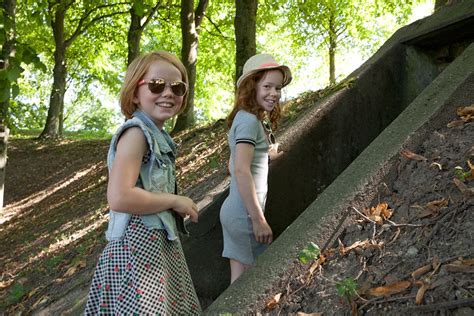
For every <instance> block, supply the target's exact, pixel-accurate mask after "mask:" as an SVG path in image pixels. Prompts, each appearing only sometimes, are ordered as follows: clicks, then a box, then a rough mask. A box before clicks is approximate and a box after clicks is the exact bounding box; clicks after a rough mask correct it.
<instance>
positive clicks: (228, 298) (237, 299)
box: [206, 3, 474, 314]
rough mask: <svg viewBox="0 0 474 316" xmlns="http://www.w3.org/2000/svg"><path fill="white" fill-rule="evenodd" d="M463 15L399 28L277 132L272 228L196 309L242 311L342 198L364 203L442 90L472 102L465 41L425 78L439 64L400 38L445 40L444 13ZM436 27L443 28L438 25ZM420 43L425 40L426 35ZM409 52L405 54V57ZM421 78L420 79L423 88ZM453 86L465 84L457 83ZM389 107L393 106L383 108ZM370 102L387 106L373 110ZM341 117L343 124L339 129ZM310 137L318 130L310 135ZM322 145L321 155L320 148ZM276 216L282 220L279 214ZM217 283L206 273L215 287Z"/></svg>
mask: <svg viewBox="0 0 474 316" xmlns="http://www.w3.org/2000/svg"><path fill="white" fill-rule="evenodd" d="M473 14H474V4H473V3H463V4H459V5H457V6H452V7H450V8H449V10H444V11H441V12H439V14H437V15H435V16H433V17H429V18H426V19H424V20H422V21H418V22H416V23H415V24H412V25H410V26H407V27H405V28H402V29H400V30H399V31H398V32H397V33H395V34H394V36H393V37H392V38H391V39H390V40H389V41H388V42H387V43H386V44H385V45H384V46H383V47H382V48H381V49H380V50H379V51H378V52H377V53H376V54H375V55H374V56H373V57H372V58H371V59H370V60H369V61H368V62H367V63H365V64H364V65H363V66H362V67H361V68H359V69H358V70H357V71H356V72H354V73H353V74H352V75H351V76H357V77H358V78H359V79H358V80H357V83H356V85H355V86H354V87H353V88H351V89H348V90H345V91H341V92H339V93H337V94H336V95H335V96H333V97H331V98H330V99H328V100H325V101H323V102H322V103H321V105H319V106H318V108H316V109H315V110H314V111H313V112H312V113H309V114H308V115H306V116H305V117H304V118H303V119H302V120H301V121H298V122H297V123H296V124H295V126H294V129H295V130H296V132H294V131H293V133H292V134H291V135H283V144H285V148H288V154H287V155H286V156H284V157H286V160H285V159H284V158H282V159H280V160H278V161H277V163H276V164H275V165H273V166H272V168H271V176H270V182H269V184H270V188H271V191H270V193H271V194H272V195H271V196H270V195H269V200H268V202H267V203H268V204H267V205H268V210H269V213H268V214H269V217H270V218H269V220H270V221H271V225H272V227H276V230H277V232H278V233H282V234H281V235H280V237H279V238H278V239H277V240H276V241H275V242H274V243H273V244H272V245H271V246H270V247H269V249H268V250H267V251H266V252H265V253H264V254H263V255H262V256H261V257H260V258H259V259H258V261H257V264H256V266H255V267H254V268H252V269H251V270H249V271H248V272H246V273H245V274H244V275H243V276H242V277H241V278H240V279H239V280H238V281H237V282H236V283H235V284H233V285H232V286H231V287H229V288H228V289H227V290H226V291H225V292H223V293H222V294H221V295H220V296H219V297H218V298H217V300H215V301H214V303H213V304H212V305H211V306H210V307H209V308H208V309H207V310H206V313H208V314H215V313H222V312H231V313H246V312H249V311H251V308H252V305H254V304H255V302H257V301H259V298H261V297H262V295H264V293H265V291H266V290H267V289H269V288H270V287H271V285H272V284H274V282H277V281H278V279H279V276H280V275H281V274H282V273H283V272H284V271H285V270H286V269H287V268H288V267H290V266H291V264H292V262H293V261H294V260H295V258H296V257H297V254H298V252H299V251H300V250H301V249H302V247H303V246H304V245H305V244H306V243H307V241H308V240H311V241H314V242H316V243H318V244H319V245H323V244H324V243H325V242H326V240H327V239H328V237H329V235H330V234H331V233H332V231H333V230H334V227H335V226H336V225H337V223H338V219H339V217H340V216H341V212H342V211H343V210H345V209H346V208H347V206H349V205H352V206H355V207H358V208H363V207H364V206H367V205H364V203H365V201H370V200H371V197H373V194H374V192H375V191H376V189H377V184H378V183H379V181H380V180H381V179H382V178H383V177H384V176H385V175H386V174H387V171H388V169H389V166H390V165H391V162H392V160H393V159H394V157H396V156H397V154H398V152H399V150H400V148H401V147H402V146H407V145H409V144H410V143H411V142H413V141H414V140H415V138H416V137H414V135H415V133H417V134H420V133H421V131H422V130H423V129H424V128H426V127H423V125H424V124H426V123H427V122H428V121H429V120H430V118H432V117H433V116H434V115H435V114H436V113H438V112H439V111H440V109H442V107H443V106H445V105H446V104H449V100H450V98H451V97H453V96H454V95H457V94H460V95H461V96H460V97H459V98H461V99H462V98H464V99H463V101H464V104H470V103H469V102H471V103H472V102H473V95H474V87H473V84H472V83H473V80H474V78H473V71H474V69H473V68H474V66H473V65H474V45H472V44H471V45H470V46H469V47H468V48H467V49H466V50H465V51H464V53H463V54H462V55H461V56H459V57H458V58H456V59H455V60H454V61H453V62H452V63H451V64H450V65H449V66H448V67H447V68H446V69H445V70H444V71H443V72H442V73H441V74H440V75H439V76H438V77H436V78H435V79H434V80H433V78H434V76H435V75H436V74H437V70H441V69H442V68H443V67H438V66H439V65H437V64H435V63H430V62H429V54H427V55H426V56H417V55H419V54H423V53H421V51H420V50H417V49H416V48H414V47H408V46H406V45H405V44H404V43H407V42H410V45H413V46H414V45H417V42H416V40H415V39H416V38H419V39H425V38H430V41H436V40H437V37H436V33H438V34H439V36H441V40H440V42H442V43H443V45H446V44H449V43H450V42H446V41H444V40H443V39H446V38H449V37H450V35H449V34H450V32H451V33H452V32H454V33H456V34H458V32H459V31H460V30H459V29H457V28H456V27H453V26H452V24H450V23H448V22H446V21H452V23H454V24H456V25H458V26H462V27H466V25H470V29H474V27H473V25H474V23H473V18H472V17H473ZM433 21H438V23H440V24H437V23H435V22H433ZM440 21H441V22H442V23H441V22H440ZM466 21H467V22H466ZM440 25H441V26H440ZM445 28H448V29H449V30H450V31H449V32H446V31H445ZM452 38H455V39H456V40H457V41H461V42H469V41H471V42H472V33H469V32H467V33H466V32H464V34H463V35H462V36H460V35H456V36H452ZM420 45H421V46H422V47H426V45H427V42H423V43H422V44H420ZM433 47H434V48H438V47H436V46H433ZM400 56H404V57H400ZM410 59H412V60H413V61H414V62H410ZM413 67H420V69H421V70H422V71H416V69H415V71H414V69H413ZM403 68H405V69H403ZM400 69H403V70H401V71H400ZM423 69H424V70H423ZM429 82H431V83H430V84H429ZM426 84H429V85H428V87H427V88H426V89H424V90H423V88H424V87H425V86H426ZM461 86H462V87H463V89H468V91H469V92H468V93H465V92H463V91H460V90H459V87H461ZM407 87H408V88H407ZM469 89H470V90H469ZM416 95H418V96H417V97H416V99H414V98H415V96H416ZM413 99H414V100H413ZM411 100H413V102H411V103H410V105H409V106H408V108H406V109H405V110H404V111H403V112H402V113H401V114H400V115H398V113H400V111H401V110H403V109H400V107H404V106H406V105H407V104H403V103H405V102H410V101H411ZM385 102H386V103H387V104H388V106H386V107H385V106H384V104H382V103H385ZM339 104H344V105H343V106H340V105H339ZM400 104H401V105H400ZM394 107H395V108H397V107H398V108H397V109H394V110H393V111H390V109H393V108H394ZM348 108H349V109H348ZM379 108H382V109H384V110H386V111H388V112H383V111H379ZM397 110H398V111H399V112H398V113H397ZM372 111H375V113H373V112H372ZM361 113H362V115H361ZM397 115H398V117H397ZM394 117H396V119H395V120H394V121H393V122H392V123H391V124H390V125H389V127H387V128H386V129H384V127H385V126H384V125H383V122H387V121H390V120H391V119H393V118H394ZM348 125H350V128H347V126H348ZM374 125H375V126H374ZM302 127H306V128H302ZM377 130H378V132H377ZM382 130H383V132H382V133H381V134H380V135H379V136H378V137H376V136H377V134H378V133H379V132H380V131H382ZM374 133H375V134H374ZM317 135H324V136H325V137H324V138H323V139H319V140H317V138H316V137H317ZM285 136H286V137H287V138H286V139H285ZM371 137H372V139H373V138H375V137H376V138H375V140H374V141H373V142H372V143H371V144H370V146H369V147H367V148H366V149H365V150H364V151H363V152H362V153H361V154H360V155H359V156H358V157H357V158H356V159H355V160H354V162H352V163H351V164H350V165H349V163H350V161H351V159H353V158H355V157H356V156H357V155H358V153H357V151H358V150H360V151H362V150H363V148H362V149H361V147H360V146H364V143H367V142H370V141H371V140H372V139H371ZM305 139H306V140H305ZM311 139H313V141H312V142H311V141H310V140H311ZM354 147H355V148H354ZM328 152H329V153H330V154H329V155H326V154H325V153H328ZM308 162H311V163H312V165H310V164H309V163H308ZM328 162H329V164H328ZM346 163H347V165H349V167H347V169H345V170H344V172H342V173H341V174H340V175H339V176H337V169H338V168H345V166H344V164H346ZM321 164H324V166H326V168H327V169H324V170H322V171H321V173H318V172H316V171H315V170H316V169H317V168H318V166H320V165H321ZM328 165H330V166H331V167H334V166H336V167H335V168H333V170H329V169H331V168H329V167H328ZM331 177H334V178H335V180H334V181H333V182H332V183H331V184H330V185H329V187H328V188H327V189H325V190H324V191H323V192H322V193H321V195H319V197H318V198H317V199H316V200H314V198H315V195H317V193H318V191H320V190H321V188H320V187H319V185H321V182H320V181H329V182H326V183H330V182H331V181H332V179H331ZM336 177H337V178H336ZM321 178H324V179H325V180H321ZM281 179H284V181H281ZM295 196H296V197H295ZM306 203H307V204H308V205H309V206H308V207H307V208H306V206H305V205H304V204H306ZM300 207H304V209H305V210H304V212H303V213H302V214H301V215H299V214H297V213H298V210H297V208H300ZM295 209H296V211H295V212H294V213H293V212H292V211H294V210H295ZM208 211H209V210H208ZM285 212H286V213H285ZM211 213H212V212H211V211H210V214H211ZM295 213H296V214H297V215H295ZM275 214H277V215H275ZM298 215H299V216H298ZM276 216H278V218H276ZM282 217H283V218H285V219H284V220H283V221H280V220H281V218H282ZM292 217H295V218H296V217H297V219H296V220H295V221H294V222H293V223H292V224H291V225H290V226H288V227H286V226H285V221H287V222H286V223H291V222H292ZM220 281H221V280H216V286H217V287H219V286H220Z"/></svg>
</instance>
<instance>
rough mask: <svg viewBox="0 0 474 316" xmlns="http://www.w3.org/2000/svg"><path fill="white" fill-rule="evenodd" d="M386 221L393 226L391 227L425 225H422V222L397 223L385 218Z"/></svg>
mask: <svg viewBox="0 0 474 316" xmlns="http://www.w3.org/2000/svg"><path fill="white" fill-rule="evenodd" d="M386 221H387V222H388V223H389V224H390V226H393V227H402V226H409V227H423V226H426V225H424V224H408V223H401V224H397V223H395V222H392V221H391V220H389V219H386Z"/></svg>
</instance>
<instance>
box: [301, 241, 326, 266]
mask: <svg viewBox="0 0 474 316" xmlns="http://www.w3.org/2000/svg"><path fill="white" fill-rule="evenodd" d="M320 254H321V250H320V249H319V246H318V245H316V244H315V243H313V242H310V243H309V245H308V246H306V248H305V249H303V250H302V251H301V252H300V253H299V255H298V259H299V260H300V262H301V263H303V264H307V263H308V262H310V261H311V260H315V259H317V258H318V257H319V255H320Z"/></svg>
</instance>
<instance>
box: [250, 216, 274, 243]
mask: <svg viewBox="0 0 474 316" xmlns="http://www.w3.org/2000/svg"><path fill="white" fill-rule="evenodd" d="M252 226H253V234H254V235H255V239H256V240H257V242H259V243H261V244H270V243H271V242H272V241H273V232H272V229H271V228H270V225H268V223H267V221H266V220H265V218H263V219H256V220H252Z"/></svg>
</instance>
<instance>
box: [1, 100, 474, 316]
mask: <svg viewBox="0 0 474 316" xmlns="http://www.w3.org/2000/svg"><path fill="white" fill-rule="evenodd" d="M320 94H321V93H320V92H319V94H318V93H316V94H312V95H308V96H307V99H314V98H317V97H319V96H318V95H320ZM300 101H301V100H300ZM300 101H297V102H295V105H294V107H292V111H291V112H288V113H286V119H285V121H284V122H283V124H282V127H283V130H284V129H285V128H286V127H287V126H288V125H289V124H290V123H291V120H293V119H295V117H296V116H297V115H300V114H301V113H304V110H305V108H304V107H305V104H309V103H311V104H312V103H313V102H307V103H305V102H300ZM175 139H176V140H177V142H178V144H179V148H180V158H179V159H178V161H177V166H178V174H177V176H178V181H179V183H180V186H181V192H183V194H185V195H188V196H191V197H192V198H193V199H194V200H195V201H198V202H199V201H200V200H202V199H203V197H204V196H205V195H206V193H207V192H208V191H209V190H210V189H211V188H213V187H214V186H215V184H216V183H220V182H222V181H223V180H225V179H226V177H227V173H226V169H227V160H228V148H227V146H226V129H225V122H224V121H222V120H221V121H218V122H216V123H214V124H212V125H209V126H206V127H199V128H195V129H192V130H188V131H186V132H184V133H181V134H179V135H177V137H176V138H175ZM473 140H474V123H473V122H471V123H466V124H461V125H459V126H455V127H451V128H448V127H445V128H441V129H440V130H438V131H436V132H434V133H432V135H431V136H430V137H429V138H427V139H426V141H425V142H424V143H423V145H422V146H421V147H420V148H418V149H417V150H416V154H418V155H421V156H423V157H419V156H413V155H412V154H411V153H410V152H406V153H404V155H401V156H400V160H399V163H398V165H397V168H396V170H395V172H393V176H392V177H390V178H389V179H388V181H387V183H386V185H385V186H384V187H383V188H381V190H380V194H379V197H378V198H377V200H376V201H373V203H372V205H373V206H376V205H378V204H379V203H383V202H385V203H387V204H388V208H389V209H391V210H392V212H393V214H392V216H391V217H389V218H388V219H386V218H382V219H381V223H382V224H381V225H379V224H374V223H372V222H370V221H368V220H367V219H365V217H366V216H371V218H373V219H376V218H375V217H374V215H373V214H372V215H370V214H368V213H367V214H366V213H364V212H365V210H357V211H359V212H361V213H363V214H365V215H359V214H358V213H357V212H356V211H353V212H354V213H351V214H350V216H348V219H347V220H354V221H353V223H352V224H351V225H349V227H348V229H346V230H345V231H344V233H343V234H342V235H341V236H340V237H339V239H340V242H341V243H340V245H339V246H338V245H335V247H334V248H333V249H331V251H327V252H324V253H323V257H321V258H324V259H325V262H324V263H323V264H322V265H318V262H319V261H314V260H313V261H310V262H309V263H307V264H296V265H295V267H294V269H293V270H292V271H288V277H287V278H284V279H282V281H281V284H279V285H278V286H277V287H275V288H274V291H272V293H270V294H269V296H268V298H267V299H266V302H264V304H267V303H268V308H267V309H266V310H264V312H265V313H270V314H272V315H285V314H293V313H298V312H299V313H323V314H324V315H332V314H338V315H340V314H350V313H351V311H356V310H357V311H359V313H361V314H367V315H378V314H382V313H383V314H390V313H392V314H399V313H400V311H401V310H405V309H407V312H406V313H412V314H421V313H422V312H425V311H426V312H428V313H430V314H433V313H436V312H435V311H436V310H438V309H441V307H446V308H447V309H445V310H446V311H455V312H453V314H456V315H464V314H466V315H467V314H473V304H474V300H473V296H474V280H473V279H472V275H473V274H472V273H473V272H474V271H473V269H474V265H473V258H474V254H473V249H472V240H473V236H472V234H473V232H474V227H473V226H474V218H473V210H474V209H473V196H472V195H469V194H472V192H471V191H472V187H473V186H474V180H473V179H472V176H469V175H468V174H467V172H468V170H470V169H469V166H468V164H467V161H468V160H469V159H470V161H471V162H473V163H474V157H473V156H474V147H473V146H474V141H473ZM108 145H109V141H108V140H88V141H84V140H82V141H71V140H69V141H66V140H65V141H61V142H55V143H52V142H38V141H36V140H34V139H16V140H15V139H13V140H11V142H10V143H9V148H8V165H7V178H6V183H5V188H6V191H5V208H4V211H3V213H2V214H1V218H0V240H1V241H2V242H1V243H0V271H1V280H0V302H1V304H0V313H1V314H18V313H21V314H31V313H34V312H37V311H41V310H44V309H45V308H47V307H48V306H50V305H51V304H53V303H55V302H58V301H59V300H61V299H62V298H63V297H65V296H66V295H68V294H70V293H73V292H74V291H76V290H77V289H78V288H82V289H87V287H88V284H89V283H90V280H91V277H92V273H93V271H94V267H95V264H96V262H97V258H98V256H99V254H100V252H101V250H102V249H103V247H104V243H105V241H104V238H103V236H104V230H105V226H106V221H107V213H108V209H107V203H106V198H105V196H106V194H105V193H106V183H107V170H106V165H105V159H106V154H107V149H108ZM407 157H411V158H407ZM456 166H460V167H462V168H463V169H464V172H465V173H464V175H463V176H462V177H463V178H462V180H463V181H461V180H459V181H458V182H457V185H456V184H455V183H454V182H453V181H454V180H453V179H455V178H456V176H455V167H456ZM458 176H459V174H458ZM463 185H464V186H466V187H467V189H466V188H464V186H463ZM469 188H471V189H470V190H471V191H469ZM461 190H464V191H465V193H462V192H461ZM469 192H471V193H469ZM386 216H388V215H386ZM320 260H321V259H320ZM425 265H429V267H427V268H426V270H427V272H426V273H424V274H422V275H420V276H417V277H416V278H413V277H412V275H411V274H412V273H413V272H414V271H415V270H417V269H418V268H420V267H423V266H425ZM310 272H312V273H310ZM383 286H386V288H380V289H379V290H378V291H379V292H377V291H375V290H374V288H376V287H383ZM422 287H423V288H424V289H426V292H425V293H424V295H421V294H419V293H420V292H419V289H420V288H422ZM393 288H395V289H393ZM338 289H339V291H341V293H342V294H338ZM371 291H372V292H371ZM374 291H375V292H374ZM369 293H372V294H374V293H375V294H377V295H378V293H383V294H385V295H381V296H374V295H370V294H369ZM417 294H418V295H419V297H421V298H420V299H421V302H422V304H421V305H416V304H415V297H416V295H417ZM277 295H279V300H278V303H277V304H276V303H275V304H271V302H270V301H271V300H272V299H274V298H275V296H277ZM68 304H70V303H68ZM71 304H72V303H71ZM69 307H70V306H69ZM423 308H427V310H424V309H423ZM448 314H449V313H448ZM315 315H316V314H315Z"/></svg>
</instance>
